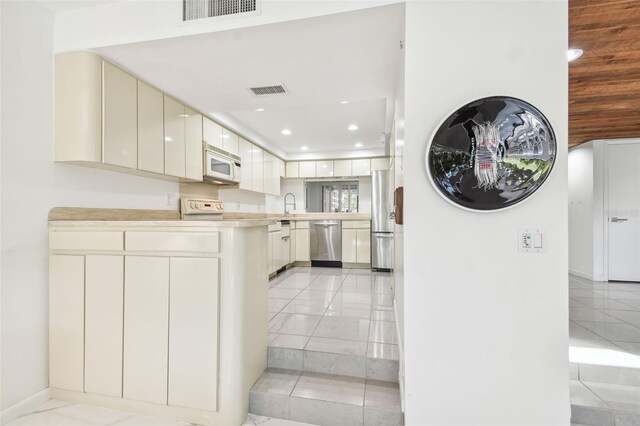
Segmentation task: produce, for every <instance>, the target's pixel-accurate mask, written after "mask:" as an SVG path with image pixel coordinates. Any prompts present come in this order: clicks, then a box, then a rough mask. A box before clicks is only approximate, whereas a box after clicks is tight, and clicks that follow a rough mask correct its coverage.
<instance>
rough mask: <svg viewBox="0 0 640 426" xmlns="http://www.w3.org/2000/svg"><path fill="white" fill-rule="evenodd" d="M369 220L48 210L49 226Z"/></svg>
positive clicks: (362, 215) (355, 216) (311, 215)
mask: <svg viewBox="0 0 640 426" xmlns="http://www.w3.org/2000/svg"><path fill="white" fill-rule="evenodd" d="M328 219H333V220H370V219H371V215H370V214H369V213H296V214H290V215H283V214H266V213H225V214H224V215H223V220H217V221H214V220H206V221H205V220H195V221H183V220H180V212H178V211H176V210H138V209H99V208H84V207H55V208H53V209H51V211H50V212H49V226H64V227H70V226H84V227H96V226H112V227H118V226H121V227H132V226H176V227H203V226H204V227H211V226H215V227H236V228H241V227H252V226H267V225H271V224H274V223H276V222H277V221H282V220H290V221H297V220H298V221H307V220H328Z"/></svg>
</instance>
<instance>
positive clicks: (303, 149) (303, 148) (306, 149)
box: [300, 146, 309, 151]
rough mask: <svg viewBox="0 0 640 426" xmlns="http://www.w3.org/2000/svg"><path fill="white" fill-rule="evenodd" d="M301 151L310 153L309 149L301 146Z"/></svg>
mask: <svg viewBox="0 0 640 426" xmlns="http://www.w3.org/2000/svg"><path fill="white" fill-rule="evenodd" d="M300 151H309V148H308V147H306V146H301V147H300Z"/></svg>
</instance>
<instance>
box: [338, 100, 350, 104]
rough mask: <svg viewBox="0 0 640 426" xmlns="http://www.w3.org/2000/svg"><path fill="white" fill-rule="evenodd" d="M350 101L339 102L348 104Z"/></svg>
mask: <svg viewBox="0 0 640 426" xmlns="http://www.w3.org/2000/svg"><path fill="white" fill-rule="evenodd" d="M349 102H351V101H340V103H341V104H348V103H349Z"/></svg>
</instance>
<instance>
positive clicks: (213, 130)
mask: <svg viewBox="0 0 640 426" xmlns="http://www.w3.org/2000/svg"><path fill="white" fill-rule="evenodd" d="M202 139H203V140H204V141H205V142H206V143H208V144H209V145H213V146H215V147H218V148H220V149H224V146H223V144H222V140H223V138H222V126H220V125H219V124H218V123H216V122H214V121H212V120H209V119H208V118H206V117H204V118H203V119H202Z"/></svg>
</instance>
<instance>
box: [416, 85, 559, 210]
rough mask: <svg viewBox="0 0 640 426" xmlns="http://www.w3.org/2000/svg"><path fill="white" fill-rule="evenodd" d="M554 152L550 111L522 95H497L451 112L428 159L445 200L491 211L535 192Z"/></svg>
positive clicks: (430, 146)
mask: <svg viewBox="0 0 640 426" xmlns="http://www.w3.org/2000/svg"><path fill="white" fill-rule="evenodd" d="M555 158H556V138H555V135H554V133H553V129H552V128H551V124H549V121H548V120H547V119H546V118H545V116H544V115H542V113H541V112H540V111H538V109H537V108H535V107H534V106H533V105H531V104H529V103H527V102H525V101H523V100H520V99H516V98H510V97H506V96H493V97H489V98H483V99H478V100H476V101H473V102H470V103H468V104H466V105H465V106H463V107H462V108H460V109H458V110H457V111H455V112H454V113H453V114H451V115H450V116H449V117H447V119H446V120H444V122H442V124H441V125H440V127H439V128H438V130H436V132H435V134H434V136H433V138H432V139H431V144H430V145H429V147H428V149H427V158H426V162H427V171H428V173H429V178H430V179H431V182H432V183H433V185H434V186H435V187H436V189H437V190H438V191H439V192H440V194H441V195H442V196H443V197H444V198H445V199H446V200H448V201H450V202H452V203H454V204H456V205H458V206H460V207H463V208H466V209H471V210H480V211H491V210H499V209H504V208H507V207H510V206H513V205H515V204H517V203H519V202H520V201H522V200H524V199H525V198H527V197H528V196H530V195H531V194H533V193H534V192H535V191H536V190H537V189H538V188H539V187H540V186H541V185H542V183H543V182H544V181H545V179H546V178H547V176H549V173H550V172H551V169H552V168H553V163H554V161H555Z"/></svg>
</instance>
